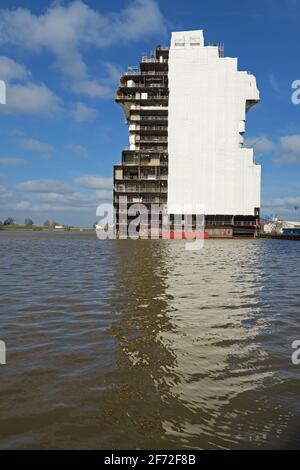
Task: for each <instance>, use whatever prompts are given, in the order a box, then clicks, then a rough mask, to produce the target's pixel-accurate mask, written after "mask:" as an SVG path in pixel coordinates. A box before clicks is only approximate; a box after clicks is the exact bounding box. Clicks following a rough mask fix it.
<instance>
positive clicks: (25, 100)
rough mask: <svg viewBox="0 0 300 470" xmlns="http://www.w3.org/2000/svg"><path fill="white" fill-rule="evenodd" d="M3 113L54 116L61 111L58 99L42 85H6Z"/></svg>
mask: <svg viewBox="0 0 300 470" xmlns="http://www.w3.org/2000/svg"><path fill="white" fill-rule="evenodd" d="M3 109H5V111H8V112H10V113H17V114H29V115H41V116H54V115H56V114H57V113H59V112H60V111H61V105H60V99H59V98H58V97H57V96H56V95H55V94H54V93H53V92H52V91H51V90H49V88H47V87H46V86H45V85H44V84H40V85H37V84H35V83H31V82H29V83H24V84H23V83H22V84H8V86H7V106H5V107H3Z"/></svg>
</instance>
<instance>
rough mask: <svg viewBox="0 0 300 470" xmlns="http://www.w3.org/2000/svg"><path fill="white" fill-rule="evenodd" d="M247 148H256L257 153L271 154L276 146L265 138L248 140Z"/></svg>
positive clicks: (246, 142)
mask: <svg viewBox="0 0 300 470" xmlns="http://www.w3.org/2000/svg"><path fill="white" fill-rule="evenodd" d="M245 147H248V148H252V147H253V148H254V151H255V152H257V153H259V154H260V153H270V152H273V150H274V149H275V144H274V143H273V142H272V141H271V140H270V139H268V138H267V137H265V136H261V137H252V138H249V139H246V141H245Z"/></svg>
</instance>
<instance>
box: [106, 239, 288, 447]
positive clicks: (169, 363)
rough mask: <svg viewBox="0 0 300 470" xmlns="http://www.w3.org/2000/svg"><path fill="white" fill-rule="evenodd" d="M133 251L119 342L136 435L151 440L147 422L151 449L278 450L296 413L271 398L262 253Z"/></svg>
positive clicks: (273, 379) (125, 257) (273, 375)
mask: <svg viewBox="0 0 300 470" xmlns="http://www.w3.org/2000/svg"><path fill="white" fill-rule="evenodd" d="M126 243H127V244H126ZM126 243H123V245H122V244H121V242H120V244H119V246H118V249H117V256H118V257H119V259H120V266H122V269H120V270H119V272H118V273H117V279H118V291H117V292H116V298H118V301H117V302H116V306H118V309H119V310H120V311H122V317H121V320H120V323H119V324H118V326H117V327H114V328H115V329H114V334H115V337H116V338H117V340H118V341H119V343H120V347H121V350H122V354H121V356H120V368H121V369H122V370H123V371H124V374H125V375H126V376H127V385H128V388H129V389H130V390H131V393H133V395H134V396H135V404H134V405H133V404H132V402H131V401H126V407H127V409H128V407H129V409H130V410H131V411H132V414H130V417H132V415H134V416H135V417H134V424H133V423H132V422H131V421H130V419H129V421H128V426H129V434H131V431H133V433H134V435H135V438H134V440H136V439H137V441H141V440H143V437H141V439H139V433H143V426H142V423H143V424H144V426H146V428H147V433H146V434H147V440H148V443H149V444H148V445H149V446H150V447H158V446H162V447H164V446H165V447H166V446H168V447H169V448H172V447H173V448H176V447H177V448H178V447H189V448H241V447H242V448H243V447H247V448H249V447H253V448H256V447H260V446H262V447H272V446H276V445H277V446H278V445H279V442H280V439H282V438H283V433H284V431H285V429H286V426H287V424H288V421H289V419H290V414H289V413H288V412H287V411H286V410H283V409H282V407H281V406H280V404H275V403H274V399H272V397H271V396H270V391H271V390H272V389H274V388H275V387H276V385H277V384H278V383H280V377H279V375H278V374H277V371H276V367H274V358H272V357H270V352H269V351H268V347H265V344H264V343H265V341H266V340H268V331H269V329H270V328H271V327H272V317H270V316H269V315H268V309H269V308H270V305H269V304H268V298H267V297H266V298H264V295H263V294H262V292H263V289H264V284H265V278H266V270H265V263H264V262H262V255H263V253H262V250H263V249H264V247H263V245H262V244H259V243H257V242H255V241H251V240H247V241H245V240H241V241H238V240H236V241H223V240H222V241H221V242H220V241H216V242H214V241H210V242H209V243H206V245H205V248H204V250H203V251H201V252H199V253H198V252H187V251H185V250H184V244H183V243H181V242H164V243H162V242H142V241H141V242H138V243H134V242H133V243H134V244H133V245H132V246H130V245H129V243H130V242H126ZM120 300H121V304H120ZM132 398H133V397H132ZM139 420H140V421H141V422H139ZM132 428H133V429H132ZM151 430H153V432H151ZM149 431H150V432H149ZM144 438H145V439H146V436H144ZM141 447H145V445H143V444H142V445H141Z"/></svg>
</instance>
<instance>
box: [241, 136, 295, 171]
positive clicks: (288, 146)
mask: <svg viewBox="0 0 300 470" xmlns="http://www.w3.org/2000/svg"><path fill="white" fill-rule="evenodd" d="M245 146H246V147H253V148H254V152H255V153H257V155H258V156H262V155H264V154H266V155H271V156H272V159H273V161H274V163H277V164H280V165H295V164H299V163H300V134H294V135H286V136H282V137H279V139H277V140H276V141H272V140H270V139H269V138H268V137H266V136H261V137H252V138H249V139H247V140H246V142H245Z"/></svg>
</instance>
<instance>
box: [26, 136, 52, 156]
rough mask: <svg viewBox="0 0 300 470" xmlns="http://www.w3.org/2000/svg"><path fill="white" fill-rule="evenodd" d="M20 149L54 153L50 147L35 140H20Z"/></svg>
mask: <svg viewBox="0 0 300 470" xmlns="http://www.w3.org/2000/svg"><path fill="white" fill-rule="evenodd" d="M21 147H22V148H23V149H25V150H31V151H32V152H39V153H40V152H42V153H52V152H54V151H55V149H54V147H52V145H49V144H44V143H43V142H40V141H39V140H35V139H28V140H22V142H21Z"/></svg>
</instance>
